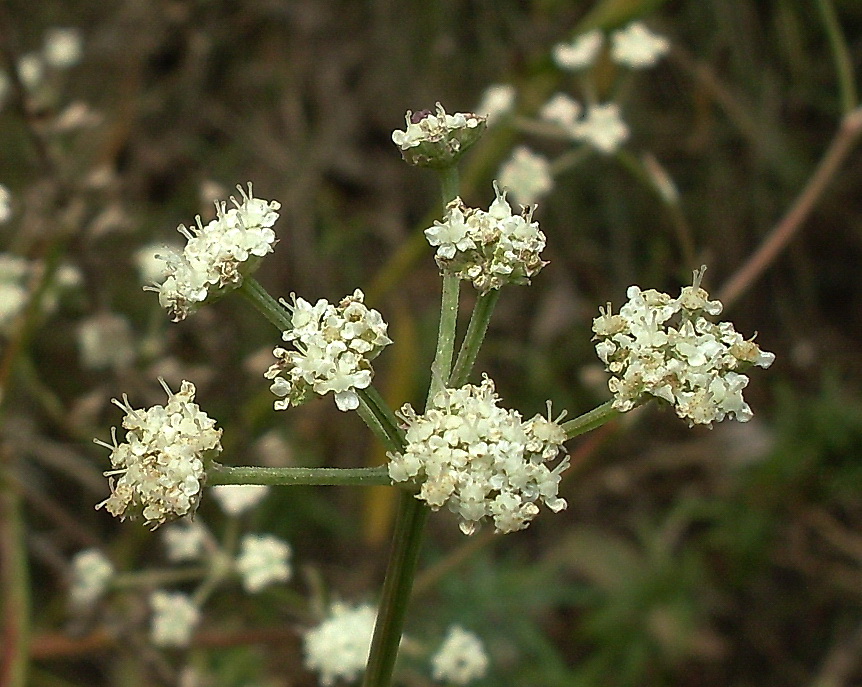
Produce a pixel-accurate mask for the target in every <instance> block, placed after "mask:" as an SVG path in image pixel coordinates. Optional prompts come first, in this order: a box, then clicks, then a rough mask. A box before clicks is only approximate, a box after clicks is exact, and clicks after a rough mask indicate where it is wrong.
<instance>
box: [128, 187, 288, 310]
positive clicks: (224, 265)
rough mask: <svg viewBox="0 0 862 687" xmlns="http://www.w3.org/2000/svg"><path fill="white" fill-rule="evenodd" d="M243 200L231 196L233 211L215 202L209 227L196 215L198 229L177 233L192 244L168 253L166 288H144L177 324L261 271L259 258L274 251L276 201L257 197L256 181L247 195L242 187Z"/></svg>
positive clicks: (161, 285) (162, 286)
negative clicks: (152, 292)
mask: <svg viewBox="0 0 862 687" xmlns="http://www.w3.org/2000/svg"><path fill="white" fill-rule="evenodd" d="M237 189H238V190H239V192H240V200H237V199H236V198H234V197H233V196H231V199H230V202H231V203H232V204H233V206H234V207H232V208H230V209H228V207H227V203H225V202H223V201H222V202H219V203H216V215H217V216H216V218H215V219H214V220H212V221H211V222H209V223H207V225H206V226H204V225H203V224H202V223H201V218H200V217H197V218H196V222H197V226H196V227H191V228H190V229H189V228H186V226H185V225H180V226H179V227H178V229H177V231H179V232H180V233H181V234H182V235H183V236H185V237H186V239H187V243H186V245H185V247H184V248H183V250H182V252H180V251H170V250H169V251H166V252H165V253H164V254H163V255H161V256H160V257H161V259H162V260H164V262H165V263H167V267H166V270H165V272H166V274H167V278H166V279H165V280H164V282H162V283H161V284H158V285H155V286H145V287H144V290H145V291H155V292H156V293H158V294H159V303H160V304H161V306H162V307H163V308H166V309H167V310H168V311H169V312H170V313H171V315H172V319H173V320H174V322H178V321H180V320H183V319H185V318H186V317H187V316H188V315H189V314H191V313H192V312H194V311H195V310H196V309H197V308H198V307H200V305H201V304H202V303H203V302H204V301H205V300H206V299H207V298H209V297H210V296H216V295H220V294H221V293H223V292H225V291H227V290H230V289H235V288H236V287H238V286H240V285H241V284H242V282H243V278H244V277H246V276H248V275H249V274H250V273H251V272H252V271H254V269H255V268H256V267H257V264H258V262H259V261H260V258H262V257H263V256H264V255H266V254H267V253H271V252H272V247H273V245H274V244H275V232H274V231H273V230H272V227H273V225H274V224H275V222H276V220H277V219H278V209H279V208H280V207H281V205H280V204H279V203H277V202H276V201H266V200H261V199H259V198H255V197H254V195H253V194H252V186H251V183H249V185H248V191H246V190H245V189H244V188H242V187H241V186H237Z"/></svg>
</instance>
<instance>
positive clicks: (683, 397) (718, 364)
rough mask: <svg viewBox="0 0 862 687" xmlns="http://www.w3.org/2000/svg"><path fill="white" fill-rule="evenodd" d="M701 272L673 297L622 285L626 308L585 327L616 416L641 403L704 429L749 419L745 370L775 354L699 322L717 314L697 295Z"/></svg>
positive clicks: (606, 312) (726, 328)
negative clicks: (667, 408)
mask: <svg viewBox="0 0 862 687" xmlns="http://www.w3.org/2000/svg"><path fill="white" fill-rule="evenodd" d="M705 270H706V267H701V269H699V270H696V271H695V272H694V279H693V283H692V285H691V286H686V287H684V288H683V289H682V292H681V293H680V295H679V297H678V298H672V297H671V296H670V295H668V294H666V293H662V292H660V291H656V290H655V289H648V290H646V291H642V290H641V289H640V287H638V286H630V287H629V288H628V291H627V292H626V295H627V296H628V298H629V300H628V302H627V303H626V304H625V305H623V306H622V308H620V312H619V314H617V315H614V314H613V312H612V310H611V304H610V303H608V305H607V308H600V312H601V314H600V315H599V316H598V317H597V318H595V319H594V320H593V332H595V339H597V340H598V343H597V344H596V352H597V353H598V356H599V358H600V359H601V360H602V362H603V363H604V364H605V366H606V368H607V370H608V372H610V373H611V375H613V376H612V377H611V378H610V380H609V381H608V387H609V388H610V390H611V392H612V393H613V395H614V402H613V405H614V407H615V408H616V409H617V410H620V411H623V412H624V411H627V410H630V409H631V408H633V407H634V406H636V405H638V404H640V403H643V402H645V401H646V400H648V399H649V397H654V398H657V399H661V400H663V401H666V402H667V403H669V404H671V405H672V406H673V407H674V409H675V410H676V414H677V415H679V417H681V418H682V419H684V420H687V421H688V423H689V425H695V424H702V425H711V424H712V423H713V422H719V421H721V420H723V419H724V418H725V417H734V418H736V419H737V420H739V421H740V422H746V421H748V420H750V419H751V417H752V412H751V408H749V406H748V404H747V403H746V402H745V400H744V399H743V398H742V390H743V389H744V388H745V387H746V385H747V384H748V377H746V376H745V375H744V374H742V372H744V371H745V370H746V369H748V368H750V367H751V366H752V365H757V366H759V367H769V366H770V365H772V363H773V361H774V360H775V354H773V353H767V352H764V351H762V350H761V349H760V347H759V346H758V345H757V344H756V343H754V340H753V337H752V339H744V338H743V337H742V335H741V334H739V333H738V332H737V331H736V330H735V329H734V328H733V324H731V323H730V322H720V323H718V324H715V323H713V322H710V321H709V320H708V319H706V317H705V316H706V315H711V316H716V315H719V314H720V313H721V311H722V305H721V302H719V301H711V300H709V294H708V293H707V292H706V291H705V290H704V289H703V288H701V286H700V284H701V280H702V279H703V273H704V271H705Z"/></svg>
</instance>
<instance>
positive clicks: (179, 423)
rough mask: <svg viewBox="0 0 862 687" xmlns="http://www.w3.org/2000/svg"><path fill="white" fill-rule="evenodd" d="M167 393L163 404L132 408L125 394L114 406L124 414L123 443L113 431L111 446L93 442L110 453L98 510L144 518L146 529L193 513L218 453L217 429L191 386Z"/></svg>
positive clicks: (163, 382) (168, 389)
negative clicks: (106, 488) (105, 492)
mask: <svg viewBox="0 0 862 687" xmlns="http://www.w3.org/2000/svg"><path fill="white" fill-rule="evenodd" d="M159 381H160V382H161V384H162V387H164V390H165V392H167V394H168V402H167V404H166V405H164V406H160V405H156V406H153V407H152V408H147V409H146V410H143V409H140V410H136V409H134V408H132V406H131V405H130V404H129V399H128V398H127V397H126V396H125V394H124V395H123V401H122V403H121V402H120V401H117V400H116V399H114V403H115V404H116V405H117V406H118V407H119V408H121V409H122V410H124V411H125V412H126V416H125V417H124V418H123V428H124V429H125V430H126V441H125V442H124V443H122V444H120V443H117V431H116V428H113V429H112V430H111V440H112V441H111V443H110V444H108V443H106V442H104V441H100V440H98V439H96V440H95V441H96V443H97V444H99V445H101V446H104V447H105V448H107V449H110V451H111V466H112V468H113V469H112V470H109V471H107V472H106V473H105V476H106V477H110V478H111V495H110V496H109V497H108V498H107V499H105V500H104V501H102V502H101V503H100V504H99V505H97V506H96V508H102V507H104V508H105V509H106V510H107V511H108V512H109V513H111V514H112V515H115V516H118V517H119V518H120V519H125V518H127V517H137V516H142V517H143V518H144V520H145V521H146V523H147V524H148V525H153V526H154V527H157V526H158V525H160V524H162V523H164V522H166V521H167V520H172V519H174V518H176V517H179V516H182V515H188V514H190V513H193V512H194V510H195V509H196V508H197V505H198V503H199V501H200V497H201V489H202V486H203V482H204V479H205V474H206V464H207V462H209V460H211V457H212V456H214V455H215V454H217V453H219V452H220V451H221V430H220V429H216V427H215V420H213V419H212V418H210V417H208V416H207V414H206V413H204V412H203V411H202V410H201V409H200V408H199V407H198V405H197V404H196V403H194V402H193V401H194V398H195V387H194V385H193V384H192V383H191V382H186V381H183V383H182V384H181V386H180V390H179V391H178V392H177V393H173V392H172V391H171V390H170V388H169V387H168V385H167V384H165V381H164V380H163V379H160V380H159Z"/></svg>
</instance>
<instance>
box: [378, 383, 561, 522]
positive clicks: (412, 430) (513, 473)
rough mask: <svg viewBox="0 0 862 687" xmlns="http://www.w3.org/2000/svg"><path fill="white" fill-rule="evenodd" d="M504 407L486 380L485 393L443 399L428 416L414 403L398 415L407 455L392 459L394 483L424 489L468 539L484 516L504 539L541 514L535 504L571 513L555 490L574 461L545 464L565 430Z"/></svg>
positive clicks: (470, 390) (458, 392)
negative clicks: (457, 520) (456, 520)
mask: <svg viewBox="0 0 862 687" xmlns="http://www.w3.org/2000/svg"><path fill="white" fill-rule="evenodd" d="M499 402H500V397H499V396H497V394H496V392H495V390H494V383H493V382H492V381H491V380H490V379H489V378H488V377H485V378H484V380H483V382H482V384H481V385H479V386H473V385H469V384H468V385H466V386H463V387H461V388H460V389H444V390H443V391H441V392H439V393H438V394H437V395H436V396H435V397H434V398H433V399H432V400H431V403H430V404H429V406H428V409H427V410H426V412H425V413H424V414H423V415H418V414H417V413H416V412H415V411H414V410H413V408H412V407H411V406H410V405H409V404H408V405H405V406H404V407H403V408H401V410H400V411H399V417H401V419H402V420H403V422H404V428H405V430H406V436H405V441H406V448H405V450H404V452H403V453H400V454H398V453H389V454H388V456H389V477H390V478H391V479H392V481H393V482H406V481H410V480H415V481H416V482H417V483H419V484H421V488H420V491H419V493H418V494H417V495H416V498H418V499H421V500H423V501H425V502H426V503H427V504H428V505H429V506H430V507H431V508H432V509H433V510H437V509H439V508H440V507H442V506H443V505H447V506H448V508H449V510H451V511H452V512H453V513H456V514H458V515H459V516H460V519H461V522H460V528H461V531H462V532H464V534H472V533H473V532H474V531H475V530H476V528H477V526H478V524H479V522H480V521H481V520H483V519H484V518H486V517H487V518H492V519H493V520H494V526H495V528H496V530H497V531H498V532H501V533H504V534H505V533H508V532H515V531H517V530H521V529H524V528H525V527H527V525H528V524H529V523H530V520H532V519H533V518H534V517H535V516H536V515H537V514H538V513H539V508H538V506H537V505H536V504H537V502H538V503H544V504H545V505H546V506H548V508H550V509H551V510H552V511H554V512H558V511H560V510H562V509H564V508H565V507H566V501H565V500H564V499H562V498H559V497H558V495H557V489H558V486H559V482H560V475H561V473H562V471H563V470H565V469H566V467H568V465H569V459H568V456H566V457H564V458H563V459H562V460H561V461H560V462H559V463H558V464H557V466H556V467H555V468H554V469H553V470H551V469H549V468H548V467H547V465H545V463H546V462H548V461H550V460H553V459H554V458H556V457H557V455H558V454H559V453H560V451H561V450H562V444H563V442H564V441H565V440H566V435H565V431H564V430H563V429H562V427H561V426H560V425H559V424H558V421H553V420H550V419H546V418H544V417H542V416H540V415H536V416H535V417H534V418H532V419H530V420H528V421H526V422H524V421H522V419H521V416H520V414H519V413H518V412H517V411H514V410H505V409H503V408H500V407H498V404H499ZM559 419H560V418H558V420H559Z"/></svg>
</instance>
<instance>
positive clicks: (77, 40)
mask: <svg viewBox="0 0 862 687" xmlns="http://www.w3.org/2000/svg"><path fill="white" fill-rule="evenodd" d="M82 46H83V39H82V38H81V32H80V31H79V30H78V29H75V28H59V27H56V28H52V29H48V31H46V32H45V46H44V48H43V49H42V55H43V56H44V58H45V62H46V63H47V64H48V65H49V66H51V67H54V68H55V69H68V68H69V67H74V66H75V65H76V64H78V62H80V60H81V54H82V52H83V49H82Z"/></svg>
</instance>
